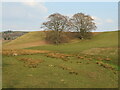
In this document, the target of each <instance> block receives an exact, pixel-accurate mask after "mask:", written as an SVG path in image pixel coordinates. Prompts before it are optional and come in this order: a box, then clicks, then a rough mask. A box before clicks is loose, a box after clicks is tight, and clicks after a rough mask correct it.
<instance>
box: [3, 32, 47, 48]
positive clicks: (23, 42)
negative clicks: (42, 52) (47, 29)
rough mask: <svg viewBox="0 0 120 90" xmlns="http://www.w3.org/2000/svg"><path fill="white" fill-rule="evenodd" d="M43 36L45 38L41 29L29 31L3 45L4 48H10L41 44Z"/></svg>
mask: <svg viewBox="0 0 120 90" xmlns="http://www.w3.org/2000/svg"><path fill="white" fill-rule="evenodd" d="M44 38H45V34H44V32H41V31H36V32H29V33H27V34H25V35H23V36H21V37H18V38H17V39H15V40H13V41H11V42H8V43H6V44H3V46H4V47H5V48H11V47H14V48H24V47H30V46H39V45H41V44H44ZM16 46H17V47H16Z"/></svg>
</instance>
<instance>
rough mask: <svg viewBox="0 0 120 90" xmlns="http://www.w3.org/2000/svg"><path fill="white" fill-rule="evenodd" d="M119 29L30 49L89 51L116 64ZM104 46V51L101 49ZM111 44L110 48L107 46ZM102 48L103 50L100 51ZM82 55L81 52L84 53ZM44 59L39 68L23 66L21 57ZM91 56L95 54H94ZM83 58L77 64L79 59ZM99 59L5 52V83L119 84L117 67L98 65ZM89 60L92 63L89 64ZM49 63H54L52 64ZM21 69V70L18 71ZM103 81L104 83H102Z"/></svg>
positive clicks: (38, 85)
mask: <svg viewBox="0 0 120 90" xmlns="http://www.w3.org/2000/svg"><path fill="white" fill-rule="evenodd" d="M117 37H118V34H117V32H104V33H101V34H98V35H96V36H95V37H94V38H93V39H92V40H82V41H80V42H76V43H68V44H61V45H58V46H56V45H45V46H39V47H31V48H27V49H33V50H34V49H37V50H38V49H40V50H51V51H58V52H61V53H68V54H79V55H81V54H85V53H86V52H87V53H88V56H89V57H90V54H91V53H93V55H94V56H93V57H95V58H97V57H102V58H104V57H106V56H108V57H109V58H111V59H112V61H111V62H109V61H107V62H105V63H109V64H110V63H112V64H114V65H116V64H117V51H116V48H115V47H117V45H118V42H117V41H118V38H117ZM103 48H105V50H103V51H101V49H103ZM106 48H110V49H106ZM98 51H100V52H98ZM81 56H82V55H81ZM23 57H26V58H33V59H35V60H36V59H42V60H44V62H43V63H40V64H39V65H38V67H37V68H28V67H24V64H25V63H23V62H21V61H19V60H18V58H23ZM91 58H92V57H91ZM78 61H79V62H82V63H81V64H77V63H76V62H78ZM96 61H98V60H97V59H94V58H93V59H92V60H90V61H88V60H84V59H78V58H76V57H71V58H70V60H69V61H63V60H61V59H60V58H59V59H56V58H51V57H47V56H46V54H34V55H20V56H9V57H8V56H3V87H7V88H10V87H11V88H21V87H24V88H44V87H46V88H47V87H48V88H57V87H58V88H60V87H61V88H62V87H63V88H64V87H67V88H73V87H74V88H114V87H117V85H118V81H117V80H118V78H117V75H118V74H114V72H115V71H114V70H109V69H107V68H103V67H101V66H99V65H97V64H96V63H95V62H96ZM87 63H89V64H87ZM49 65H53V66H54V65H55V66H56V67H51V66H49ZM59 65H64V66H66V67H70V68H72V69H73V70H75V71H78V72H79V74H78V75H74V74H69V71H67V70H62V69H61V68H59ZM18 71H19V72H18ZM103 82H104V83H103Z"/></svg>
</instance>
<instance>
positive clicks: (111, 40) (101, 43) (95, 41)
mask: <svg viewBox="0 0 120 90" xmlns="http://www.w3.org/2000/svg"><path fill="white" fill-rule="evenodd" d="M117 46H118V32H103V33H100V34H97V35H95V36H94V37H93V38H92V39H90V40H80V41H79V42H76V43H66V44H61V45H58V46H57V45H44V46H37V47H31V48H29V49H37V50H38V49H39V50H52V51H59V52H64V53H78V52H81V51H83V50H86V49H90V48H100V47H117Z"/></svg>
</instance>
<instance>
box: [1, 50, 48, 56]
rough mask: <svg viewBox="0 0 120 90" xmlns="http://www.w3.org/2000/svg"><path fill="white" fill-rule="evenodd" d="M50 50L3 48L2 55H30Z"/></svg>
mask: <svg viewBox="0 0 120 90" xmlns="http://www.w3.org/2000/svg"><path fill="white" fill-rule="evenodd" d="M49 52H50V51H45V50H28V49H4V50H3V51H2V55H6V56H18V55H32V54H40V53H49Z"/></svg>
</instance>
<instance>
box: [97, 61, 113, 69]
mask: <svg viewBox="0 0 120 90" xmlns="http://www.w3.org/2000/svg"><path fill="white" fill-rule="evenodd" d="M96 64H98V65H100V66H102V67H104V68H107V69H111V70H114V69H115V68H114V67H113V66H112V65H110V64H107V63H103V62H100V61H97V62H96Z"/></svg>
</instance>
